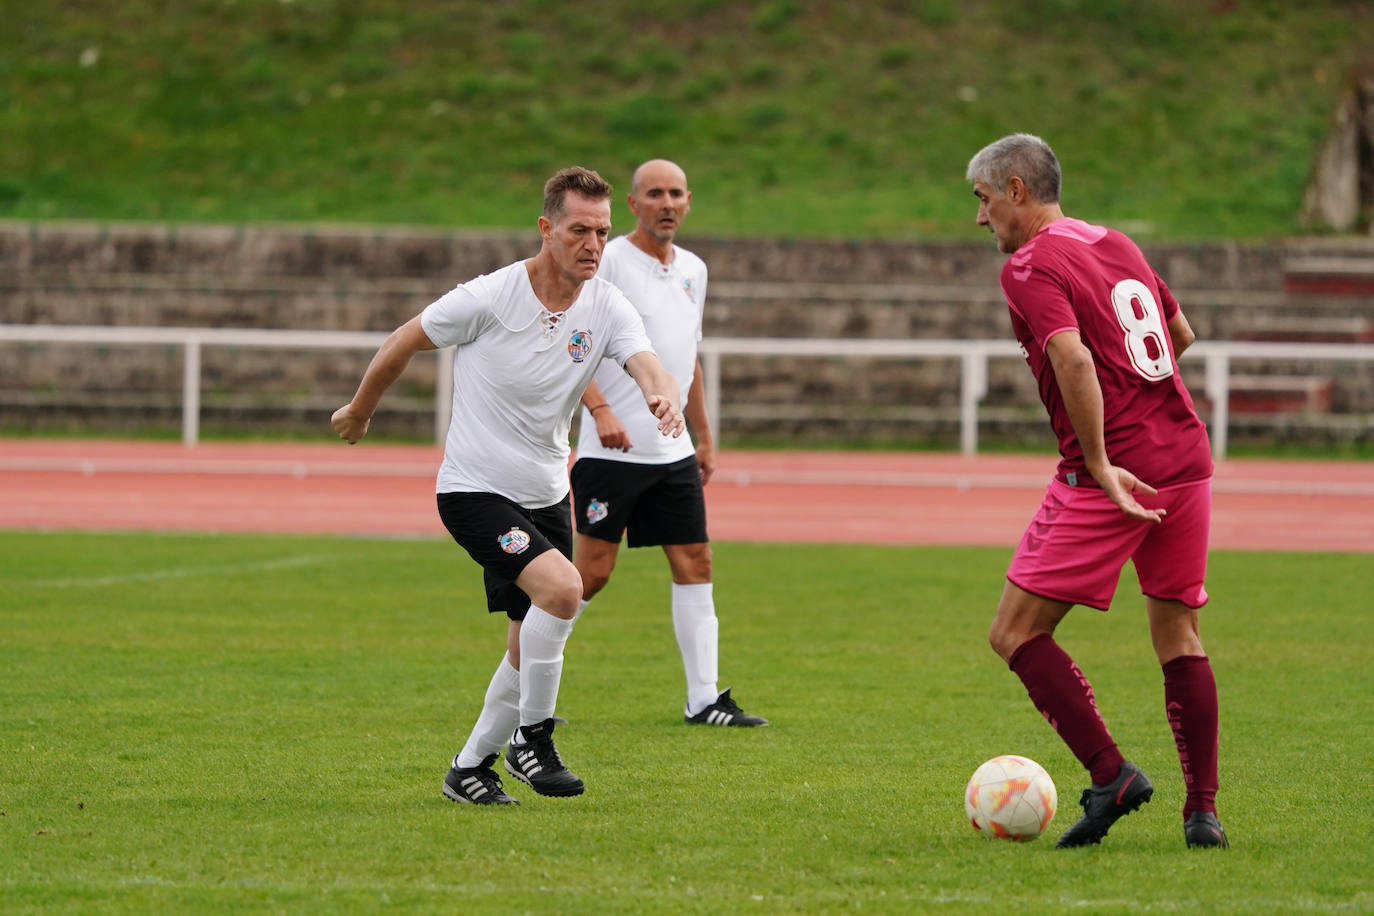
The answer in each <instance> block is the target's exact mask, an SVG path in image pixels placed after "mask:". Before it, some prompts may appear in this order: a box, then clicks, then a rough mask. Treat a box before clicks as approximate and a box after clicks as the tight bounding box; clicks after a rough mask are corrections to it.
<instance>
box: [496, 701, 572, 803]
mask: <svg viewBox="0 0 1374 916" xmlns="http://www.w3.org/2000/svg"><path fill="white" fill-rule="evenodd" d="M555 724H556V723H555V721H554V720H553V719H552V718H549V719H545V720H544V721H543V722H536V723H535V724H534V725H522V726H520V727H519V728H517V729H516V730H515V732H516V735H518V736H519V737H521V738H524V739H525V740H524V741H523V742H522V743H520V744H516V743H515V742H514V741H512V742H511V745H510V747H508V748H506V769H507V770H509V771H510V774H511V775H512V776H514V777H515V778H516V779H518V780H520V781H521V782H523V783H525V784H526V785H528V786H529V787H530V788H531V789H533V790H534V791H536V792H538V793H539V794H540V795H551V796H554V797H567V796H569V795H581V794H582V792H583V790H584V789H585V788H586V787H585V786H584V785H583V783H582V780H580V779H578V778H577V777H576V776H575V775H573V772H572V771H571V770H569V769H568V768H567V767H565V766H564V765H563V759H562V758H561V757H559V756H558V749H557V748H556V747H554V746H553V728H554V725H555Z"/></svg>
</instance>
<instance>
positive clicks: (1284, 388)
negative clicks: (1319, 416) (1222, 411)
mask: <svg viewBox="0 0 1374 916" xmlns="http://www.w3.org/2000/svg"><path fill="white" fill-rule="evenodd" d="M1333 387H1334V386H1333V384H1332V382H1331V379H1329V378H1327V377H1326V376H1321V375H1233V376H1231V378H1230V397H1229V399H1228V406H1229V408H1230V410H1231V411H1232V412H1233V413H1328V412H1330V410H1331V394H1332V389H1333Z"/></svg>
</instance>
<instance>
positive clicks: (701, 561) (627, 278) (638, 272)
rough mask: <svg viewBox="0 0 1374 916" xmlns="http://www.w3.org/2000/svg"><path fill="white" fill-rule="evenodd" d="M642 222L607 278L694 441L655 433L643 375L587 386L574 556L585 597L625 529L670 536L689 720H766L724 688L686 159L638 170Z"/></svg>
mask: <svg viewBox="0 0 1374 916" xmlns="http://www.w3.org/2000/svg"><path fill="white" fill-rule="evenodd" d="M626 200H627V202H628V203H629V206H630V212H631V213H633V214H634V217H635V228H634V230H633V231H632V232H631V233H630V234H629V235H626V236H622V237H620V238H617V239H615V240H614V241H612V242H611V243H610V244H609V245H607V246H606V256H605V258H604V259H603V260H602V263H601V271H600V273H599V276H601V277H602V278H604V279H607V280H610V281H611V282H612V283H614V284H615V285H616V286H618V287H619V288H620V289H621V290H622V291H624V293H625V295H626V296H627V297H628V298H629V300H630V302H632V303H633V304H634V307H635V308H636V309H637V310H638V312H639V314H640V316H641V317H642V318H643V319H644V326H645V329H646V330H647V331H648V334H649V339H650V340H651V341H652V342H653V345H654V350H655V351H656V352H657V353H658V355H659V358H660V359H661V360H662V361H663V364H664V366H666V367H667V368H668V370H669V371H670V372H671V373H672V374H673V377H674V380H675V385H676V387H675V388H674V393H675V394H679V395H680V398H681V400H680V401H679V403H681V404H682V409H683V412H684V413H685V415H686V417H687V422H688V424H689V426H690V428H691V435H692V437H695V439H696V448H695V449H693V447H692V440H691V438H689V437H688V436H683V437H681V438H678V439H668V438H665V437H663V436H659V435H655V434H654V429H653V425H652V422H646V421H652V419H653V417H652V416H650V415H647V414H646V413H645V412H644V410H643V409H642V408H641V407H638V406H637V405H636V403H635V402H636V395H635V393H634V385H632V384H628V382H629V380H628V379H626V378H625V374H624V373H623V372H620V371H619V370H617V369H616V367H615V366H614V365H612V364H610V363H604V362H603V363H602V365H601V367H600V368H599V369H598V370H597V373H596V380H595V381H594V382H593V383H592V384H591V385H588V386H587V391H586V393H585V394H583V396H582V403H583V411H582V423H581V428H580V433H579V435H578V440H577V463H576V464H574V465H573V469H572V486H573V502H574V504H575V507H576V509H575V511H576V518H577V548H576V550H575V551H574V554H573V558H574V561H575V562H576V564H577V569H578V571H579V572H580V573H581V574H582V607H583V608H585V607H586V606H587V604H588V602H590V601H591V599H592V596H594V595H595V594H596V593H597V592H599V591H600V590H601V589H602V588H604V587H605V585H606V583H607V582H608V581H609V580H610V577H611V571H612V570H613V569H614V568H615V561H616V556H617V553H618V551H619V549H620V541H621V537H622V536H625V535H628V542H629V545H630V546H631V547H649V546H661V547H662V548H663V552H664V555H665V556H666V557H667V559H668V566H669V569H670V570H671V572H672V578H673V582H672V594H671V609H672V617H673V630H674V633H675V634H676V636H677V643H678V651H679V652H680V654H681V656H682V668H683V672H684V674H685V675H686V679H687V702H686V706H685V709H684V711H683V718H684V720H685V721H686V722H687V723H688V724H691V725H722V726H758V725H767V724H768V720H767V719H764V718H762V717H760V716H751V715H749V714H747V713H745V712H744V710H742V709H741V708H740V707H739V704H738V703H736V702H735V700H734V699H733V698H732V697H731V696H730V690H729V689H726V690H725V691H723V692H721V691H718V689H717V684H716V677H717V674H716V668H717V655H718V648H717V643H718V633H719V624H718V622H717V619H716V610H715V598H714V595H713V585H712V581H711V545H710V543H709V539H708V538H707V534H706V502H705V499H704V496H703V493H702V487H703V485H704V484H705V483H706V482H708V481H709V480H710V479H711V474H712V473H713V472H714V471H715V466H716V449H715V444H714V442H713V440H712V437H711V424H710V418H709V417H708V416H707V415H706V398H705V395H704V391H703V388H702V379H701V363H700V362H699V361H698V359H697V341H699V340H701V324H702V309H703V305H704V303H705V301H706V264H705V263H704V262H703V261H702V260H701V259H700V258H699V257H697V256H696V255H694V254H693V253H692V252H690V251H687V250H686V249H684V248H680V247H678V246H677V245H675V244H673V240H674V238H676V236H677V231H678V229H679V228H680V227H681V226H682V221H683V219H684V218H685V217H686V216H687V211H688V210H689V209H691V202H692V192H691V191H690V190H688V188H687V176H686V175H685V174H684V173H683V171H682V169H681V168H679V167H678V166H677V165H676V164H674V163H672V162H669V161H667V160H664V159H653V160H650V161H649V162H646V163H644V164H643V165H641V166H640V167H639V168H638V169H636V170H635V174H634V178H633V186H632V188H631V190H630V194H629V195H628V196H627V198H626Z"/></svg>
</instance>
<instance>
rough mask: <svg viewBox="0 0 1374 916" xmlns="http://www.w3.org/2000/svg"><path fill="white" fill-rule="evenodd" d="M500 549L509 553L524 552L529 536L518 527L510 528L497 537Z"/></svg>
mask: <svg viewBox="0 0 1374 916" xmlns="http://www.w3.org/2000/svg"><path fill="white" fill-rule="evenodd" d="M499 540H500V542H501V549H502V550H504V551H505V552H506V553H509V554H517V553H524V552H525V551H526V550H527V549H528V548H529V546H530V536H529V535H528V534H526V533H525V532H524V531H521V530H520V529H519V528H512V529H511V530H509V531H507V532H506V533H505V534H503V535H501V537H500V538H499Z"/></svg>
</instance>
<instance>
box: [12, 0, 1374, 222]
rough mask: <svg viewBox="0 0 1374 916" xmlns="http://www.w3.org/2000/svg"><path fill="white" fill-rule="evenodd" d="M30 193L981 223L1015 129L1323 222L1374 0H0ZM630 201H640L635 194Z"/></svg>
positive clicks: (128, 210)
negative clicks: (636, 189) (662, 195)
mask: <svg viewBox="0 0 1374 916" xmlns="http://www.w3.org/2000/svg"><path fill="white" fill-rule="evenodd" d="M0 14H2V15H0V22H3V23H4V24H5V27H4V28H0V137H3V138H4V142H3V143H0V217H10V218H19V219H38V220H47V219H59V218H77V219H97V220H113V219H139V220H171V221H183V220H194V221H210V222H237V221H257V220H293V221H308V222H310V221H344V222H350V223H371V222H378V223H422V224H429V225H440V226H463V227H501V228H520V229H523V230H526V231H532V230H533V224H534V218H535V216H536V215H537V209H538V194H539V188H540V187H541V186H542V184H543V182H544V179H545V178H547V177H548V175H549V174H550V173H552V172H553V171H554V170H555V169H557V168H559V167H561V166H564V165H568V164H571V163H578V164H582V165H588V166H592V167H594V168H597V169H600V170H601V171H602V173H603V174H605V175H606V176H607V177H608V178H610V179H611V180H612V181H613V182H614V183H615V184H616V185H617V187H620V188H621V189H622V190H623V188H624V186H625V184H626V182H627V180H628V176H629V174H630V171H631V169H633V168H634V166H635V165H636V164H638V163H639V162H640V161H643V160H644V159H645V158H648V157H650V156H661V155H669V156H673V157H675V158H677V159H680V160H681V162H682V164H683V165H684V167H685V168H686V169H687V173H688V175H689V176H691V180H692V186H693V188H694V190H695V192H696V195H697V196H696V204H697V207H696V210H695V212H694V214H693V216H692V217H691V220H690V222H689V223H688V229H689V230H690V231H691V232H692V233H710V234H728V235H765V236H779V235H781V236H824V237H828V238H849V237H858V238H891V237H897V238H917V239H929V238H936V239H946V238H948V239H979V240H981V239H983V238H985V237H986V236H985V235H984V233H983V232H982V231H981V230H979V229H978V228H977V227H976V226H975V225H974V213H975V202H974V200H973V197H972V195H971V194H970V193H969V187H968V185H967V184H966V183H965V182H964V180H963V176H964V167H965V166H966V164H967V163H968V160H969V157H970V156H971V155H973V153H974V152H976V151H977V150H978V149H979V148H980V147H982V146H983V145H984V144H985V143H988V142H990V141H992V140H994V139H996V138H997V137H999V136H1001V135H1003V134H1006V133H1010V132H1012V131H1016V130H1029V131H1032V132H1034V133H1038V134H1041V135H1042V136H1044V137H1045V138H1046V139H1047V140H1049V141H1050V143H1051V144H1053V145H1054V147H1055V149H1056V150H1057V151H1058V153H1059V156H1060V158H1061V160H1062V161H1063V163H1064V169H1065V177H1066V182H1065V186H1064V190H1065V205H1066V209H1067V210H1068V211H1069V212H1071V213H1073V214H1075V215H1078V216H1081V217H1083V218H1086V219H1091V220H1093V221H1105V222H1108V223H1111V224H1113V225H1120V226H1121V227H1122V228H1125V229H1127V230H1128V231H1130V232H1131V234H1132V235H1135V236H1138V237H1140V238H1162V239H1171V238H1206V239H1228V240H1229V239H1237V238H1241V239H1256V238H1266V237H1274V236H1287V235H1291V234H1293V233H1295V232H1298V231H1301V229H1302V226H1301V223H1300V220H1299V214H1300V211H1301V208H1302V195H1303V190H1304V187H1305V185H1306V183H1307V181H1308V178H1309V176H1310V174H1311V171H1312V167H1313V163H1314V161H1315V159H1316V154H1317V150H1318V148H1319V145H1320V143H1321V141H1322V139H1323V138H1324V137H1325V135H1326V133H1327V130H1328V129H1329V127H1330V124H1331V121H1332V119H1333V116H1334V114H1335V112H1336V110H1337V106H1338V102H1339V100H1340V99H1341V95H1342V92H1343V90H1344V89H1345V88H1346V86H1347V83H1348V80H1349V74H1350V70H1351V67H1352V64H1353V63H1354V62H1355V61H1356V60H1358V59H1359V58H1360V56H1361V55H1362V54H1364V55H1365V56H1367V54H1368V49H1369V48H1370V47H1371V46H1374V6H1372V5H1371V4H1370V3H1369V2H1367V0H1361V2H1352V0H1326V2H1315V3H1288V2H1280V0H1239V2H1236V0H1228V2H1210V3H1199V2H1196V0H1035V2H1026V0H920V2H894V0H845V2H834V0H761V2H755V3H731V2H726V0H597V2H594V3H591V4H583V5H581V6H579V7H578V8H577V9H576V10H568V9H566V8H565V7H564V6H563V5H557V4H554V3H551V2H549V0H519V2H501V3H491V2H479V0H408V2H406V3H397V2H395V0H291V2H287V0H181V2H178V3H152V2H149V0H82V2H80V3H72V2H69V3H54V2H48V3H41V2H40V3H35V2H25V0H0ZM616 212H617V215H616V219H617V222H620V221H622V220H625V219H626V217H625V215H624V211H623V209H622V208H619V207H618V208H617V211H616Z"/></svg>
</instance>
